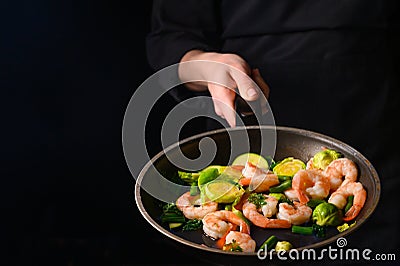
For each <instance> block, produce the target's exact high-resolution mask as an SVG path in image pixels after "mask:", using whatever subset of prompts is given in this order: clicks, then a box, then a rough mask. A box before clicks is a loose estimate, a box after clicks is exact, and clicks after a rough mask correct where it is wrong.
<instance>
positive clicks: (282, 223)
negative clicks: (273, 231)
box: [243, 197, 291, 228]
mask: <svg viewBox="0 0 400 266" xmlns="http://www.w3.org/2000/svg"><path fill="white" fill-rule="evenodd" d="M270 198H271V199H272V198H273V197H270ZM274 199H275V198H274ZM275 200H276V199H275ZM277 203H278V202H276V203H272V202H271V201H270V204H275V208H276V205H277ZM267 205H268V199H267ZM259 211H262V210H261V208H260V210H258V209H257V206H256V205H255V204H253V203H251V202H250V201H248V200H246V201H245V202H244V204H243V215H244V216H245V217H246V218H247V219H249V220H250V221H251V222H252V223H253V224H254V225H256V226H259V227H262V228H290V226H291V224H290V223H289V222H288V221H286V220H281V219H270V218H267V217H266V216H264V215H262V214H261V213H260V212H259ZM265 212H266V214H267V213H269V214H271V213H275V212H276V211H275V212H274V211H265ZM267 216H269V215H267Z"/></svg>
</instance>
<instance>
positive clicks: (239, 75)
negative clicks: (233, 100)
mask: <svg viewBox="0 0 400 266" xmlns="http://www.w3.org/2000/svg"><path fill="white" fill-rule="evenodd" d="M249 75H251V70H250V68H249V69H247V68H246V67H244V68H243V69H231V77H232V79H233V80H235V83H236V85H237V87H238V90H239V93H240V96H242V98H243V99H245V100H247V101H254V100H257V98H258V94H259V92H258V91H259V89H258V88H257V84H256V83H255V82H254V81H253V80H252V79H251V77H250V76H249Z"/></svg>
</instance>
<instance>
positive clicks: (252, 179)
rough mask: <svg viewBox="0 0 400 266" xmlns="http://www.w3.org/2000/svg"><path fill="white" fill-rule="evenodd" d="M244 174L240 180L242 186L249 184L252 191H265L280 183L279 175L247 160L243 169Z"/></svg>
mask: <svg viewBox="0 0 400 266" xmlns="http://www.w3.org/2000/svg"><path fill="white" fill-rule="evenodd" d="M242 175H243V176H244V177H243V178H241V179H240V180H239V184H241V185H242V186H249V189H250V191H254V192H265V191H268V190H269V188H270V187H272V186H275V185H278V184H279V179H278V176H277V175H275V174H273V173H270V172H268V171H266V170H264V169H261V168H258V167H257V166H255V165H254V164H252V163H250V162H247V163H246V166H245V167H244V169H243V170H242Z"/></svg>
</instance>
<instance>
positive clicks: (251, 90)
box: [247, 89, 258, 97]
mask: <svg viewBox="0 0 400 266" xmlns="http://www.w3.org/2000/svg"><path fill="white" fill-rule="evenodd" d="M257 95H258V93H257V91H256V90H255V89H249V90H248V91H247V96H249V97H254V96H257Z"/></svg>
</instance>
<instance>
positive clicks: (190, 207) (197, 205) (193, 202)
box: [176, 192, 218, 219]
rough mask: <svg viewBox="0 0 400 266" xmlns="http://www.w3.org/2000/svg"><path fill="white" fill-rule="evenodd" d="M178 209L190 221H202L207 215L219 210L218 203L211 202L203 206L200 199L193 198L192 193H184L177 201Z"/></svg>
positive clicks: (197, 197)
mask: <svg viewBox="0 0 400 266" xmlns="http://www.w3.org/2000/svg"><path fill="white" fill-rule="evenodd" d="M176 207H178V209H179V210H181V211H182V212H183V215H185V217H186V218H188V219H202V218H203V217H204V216H205V215H206V214H208V213H210V212H214V211H216V210H217V209H218V203H216V202H213V201H209V202H206V203H204V204H201V200H200V197H199V196H198V195H197V196H191V195H190V192H186V193H184V194H183V195H182V196H180V197H179V198H178V199H177V200H176Z"/></svg>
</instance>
